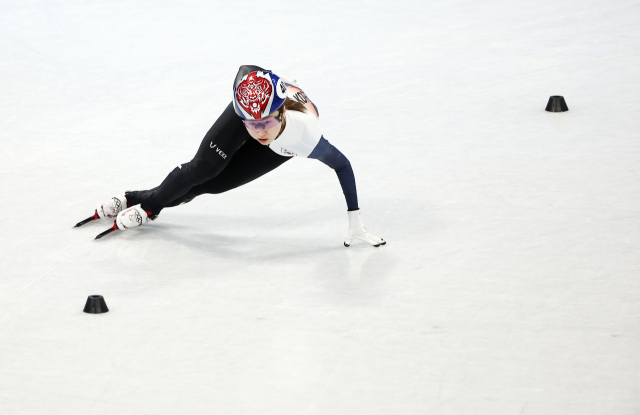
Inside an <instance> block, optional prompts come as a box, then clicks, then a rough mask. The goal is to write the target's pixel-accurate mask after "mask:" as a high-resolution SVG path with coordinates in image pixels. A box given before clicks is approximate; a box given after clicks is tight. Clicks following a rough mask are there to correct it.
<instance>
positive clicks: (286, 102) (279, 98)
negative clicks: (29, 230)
mask: <svg viewBox="0 0 640 415" xmlns="http://www.w3.org/2000/svg"><path fill="white" fill-rule="evenodd" d="M291 157H306V158H310V159H317V160H320V161H321V162H323V163H325V164H326V165H328V166H329V167H331V168H332V169H334V170H335V171H336V174H337V175H338V179H339V180H340V185H341V186H342V191H343V193H344V196H345V199H346V201H347V208H348V211H347V215H348V218H349V231H348V234H347V239H346V240H345V241H344V245H345V246H349V245H350V244H351V243H352V242H353V241H354V240H355V239H360V240H362V241H364V242H366V243H368V244H370V245H372V246H375V247H378V246H380V245H385V244H386V242H385V241H384V240H383V239H381V238H378V237H377V236H374V235H372V234H371V233H369V232H367V230H366V228H365V227H364V225H363V224H362V222H361V220H360V210H359V208H358V196H357V193H356V182H355V177H354V175H353V170H352V168H351V164H350V163H349V160H347V158H346V157H345V156H344V155H343V154H342V153H340V151H338V149H336V148H335V147H334V146H332V145H331V144H329V142H328V141H327V140H325V139H324V137H323V136H322V133H321V132H320V128H319V123H318V109H317V108H316V106H315V105H314V104H313V103H312V102H311V100H309V98H308V97H307V96H306V95H305V93H304V92H303V91H302V90H301V89H300V87H299V86H298V85H297V84H296V82H295V81H290V80H288V79H286V78H283V77H279V76H277V75H276V74H274V73H273V72H271V71H268V70H264V69H262V68H260V67H259V66H253V65H245V66H241V67H240V70H239V71H238V74H237V76H236V79H235V81H234V83H233V102H232V103H231V104H229V106H227V108H226V109H225V110H224V112H223V113H222V115H221V116H220V118H218V120H217V121H216V122H215V123H214V124H213V126H212V127H211V129H210V130H209V132H208V133H207V134H206V135H205V137H204V139H203V140H202V143H201V144H200V148H199V149H198V152H197V153H196V155H195V157H194V158H193V160H191V161H190V162H188V163H184V164H182V165H180V166H178V167H176V168H175V169H174V170H173V171H172V172H171V173H169V175H168V176H167V178H166V179H164V181H163V182H162V183H161V184H160V185H159V186H158V187H155V188H153V189H150V190H143V191H128V192H125V193H124V194H122V195H118V196H115V197H112V198H111V199H109V200H108V201H107V202H105V203H103V204H101V205H100V206H99V207H98V208H97V209H96V212H95V214H94V216H92V217H91V218H88V219H86V220H84V221H82V222H80V223H78V224H77V225H76V226H81V225H83V224H85V223H87V222H89V221H91V220H95V219H100V218H108V219H114V224H113V227H112V228H110V229H108V230H107V231H105V232H103V233H102V234H100V235H98V237H97V238H100V237H102V236H104V235H106V234H108V233H110V232H113V231H116V230H125V229H129V228H133V227H136V226H140V225H142V224H144V223H146V222H148V221H149V220H155V219H156V218H157V216H158V214H159V213H160V212H161V211H162V209H164V208H166V207H173V206H177V205H180V204H182V203H187V202H190V201H191V200H193V198H195V197H197V196H200V195H201V194H204V193H214V194H217V193H222V192H226V191H227V190H231V189H235V188H236V187H238V186H242V185H243V184H246V183H249V182H250V181H252V180H255V179H257V178H258V177H260V176H262V175H263V174H265V173H268V172H270V171H271V170H273V169H275V168H276V167H279V166H280V165H282V164H283V163H285V162H286V161H288V160H290V159H291Z"/></svg>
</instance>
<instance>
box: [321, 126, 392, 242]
mask: <svg viewBox="0 0 640 415" xmlns="http://www.w3.org/2000/svg"><path fill="white" fill-rule="evenodd" d="M308 157H309V158H311V159H317V160H320V161H321V162H323V163H324V164H326V165H327V166H329V167H331V168H332V169H333V170H335V172H336V174H337V175H338V180H340V186H341V187H342V192H343V193H344V197H345V199H346V201H347V208H348V212H347V214H348V216H349V232H348V234H347V239H346V240H345V241H344V245H345V246H349V245H351V243H352V242H353V240H354V239H360V240H362V241H365V242H366V243H368V244H370V245H373V246H375V247H378V246H380V245H385V244H386V242H385V241H384V240H383V239H382V238H378V237H377V236H375V235H372V234H370V233H369V232H367V229H366V228H365V227H364V225H363V224H362V221H361V220H360V209H359V208H358V193H357V191H356V178H355V176H354V174H353V169H352V168H351V163H349V160H348V159H347V158H346V157H345V155H344V154H342V153H341V152H340V150H338V149H337V148H335V147H334V146H332V145H331V144H330V143H329V142H328V141H327V140H326V139H325V138H324V137H321V138H320V141H319V142H318V144H317V145H316V147H315V148H314V149H313V151H312V152H311V154H309V156H308Z"/></svg>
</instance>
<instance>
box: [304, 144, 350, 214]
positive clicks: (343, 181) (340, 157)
mask: <svg viewBox="0 0 640 415" xmlns="http://www.w3.org/2000/svg"><path fill="white" fill-rule="evenodd" d="M309 158H310V159H316V160H320V161H321V162H323V163H324V164H326V165H327V166H329V167H331V168H332V169H333V170H335V172H336V174H337V175H338V180H339V181H340V186H341V187H342V192H343V193H344V198H345V199H346V201H347V208H348V209H349V210H358V193H357V191H356V178H355V176H354V174H353V169H352V168H351V163H349V160H348V159H347V158H346V157H345V156H344V154H342V153H341V152H340V150H338V149H337V148H335V147H334V146H332V145H331V144H330V143H329V142H328V141H327V140H325V138H324V137H321V138H320V141H319V142H318V144H317V145H316V147H315V148H314V149H313V151H312V152H311V154H309Z"/></svg>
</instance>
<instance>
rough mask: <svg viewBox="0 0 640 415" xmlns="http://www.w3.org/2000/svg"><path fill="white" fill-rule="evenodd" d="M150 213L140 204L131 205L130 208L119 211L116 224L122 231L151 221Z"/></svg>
mask: <svg viewBox="0 0 640 415" xmlns="http://www.w3.org/2000/svg"><path fill="white" fill-rule="evenodd" d="M150 220H151V219H150V218H149V213H147V212H146V211H145V210H144V209H142V207H141V206H140V205H135V206H131V207H130V208H128V209H125V210H123V211H122V212H120V213H118V216H117V217H116V221H115V225H116V226H117V227H118V229H120V230H121V231H123V230H125V229H129V228H135V227H137V226H141V225H142V224H143V223H147V222H149V221H150Z"/></svg>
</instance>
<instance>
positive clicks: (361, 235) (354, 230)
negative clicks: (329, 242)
mask: <svg viewBox="0 0 640 415" xmlns="http://www.w3.org/2000/svg"><path fill="white" fill-rule="evenodd" d="M347 214H348V215H349V234H348V236H347V240H346V241H344V246H349V245H351V242H353V240H354V239H360V240H361V241H365V242H366V243H368V244H369V245H373V246H375V247H376V248H377V247H379V246H380V245H385V244H386V243H387V242H386V241H385V240H384V239H382V238H378V237H377V236H375V235H372V234H370V233H369V232H367V228H365V227H364V225H363V224H362V221H361V220H360V210H351V211H348V212H347Z"/></svg>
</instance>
